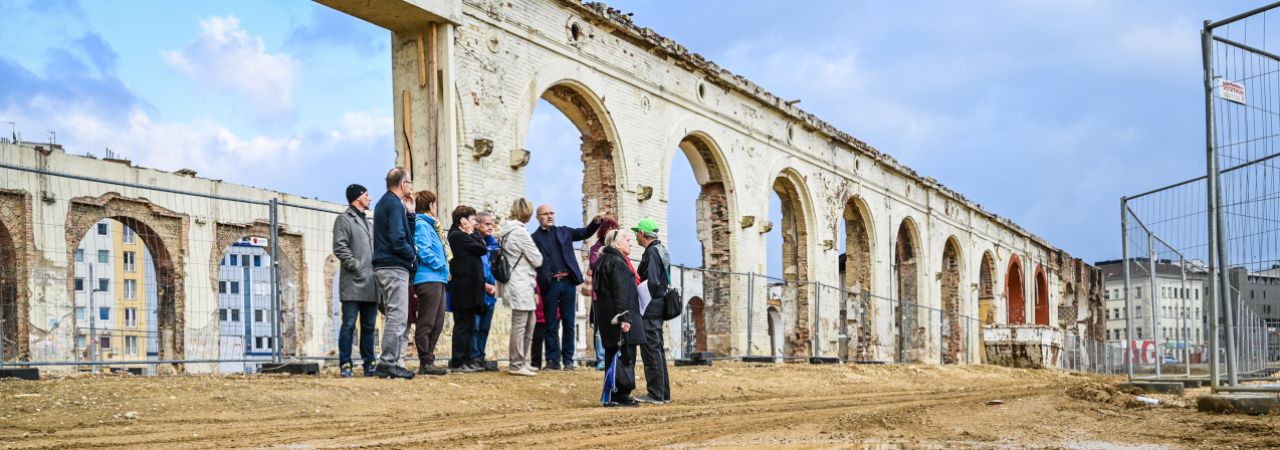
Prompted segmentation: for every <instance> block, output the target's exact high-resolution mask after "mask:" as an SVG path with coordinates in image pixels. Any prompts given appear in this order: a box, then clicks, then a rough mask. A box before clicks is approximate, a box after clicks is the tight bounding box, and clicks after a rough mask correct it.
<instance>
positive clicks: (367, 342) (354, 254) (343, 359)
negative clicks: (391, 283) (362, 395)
mask: <svg viewBox="0 0 1280 450" xmlns="http://www.w3.org/2000/svg"><path fill="white" fill-rule="evenodd" d="M370 202H371V200H370V199H369V190H368V189H365V188H364V186H361V185H358V184H353V185H350V186H347V204H348V205H349V206H347V209H346V211H343V212H342V214H339V215H338V217H337V218H336V219H334V221H333V255H334V256H336V257H337V258H338V262H339V263H340V264H341V271H340V272H339V273H338V300H340V301H341V303H342V328H341V331H340V332H339V334H338V364H339V367H341V371H342V376H343V377H344V378H346V377H351V376H353V375H354V373H353V372H354V371H353V369H352V364H351V344H352V343H353V342H352V341H353V340H354V337H355V336H354V334H355V327H356V319H357V317H358V318H359V320H360V358H361V360H362V362H363V366H364V375H365V376H373V374H374V368H375V365H376V364H377V360H375V359H374V352H373V341H374V337H375V335H376V334H377V331H376V330H375V328H374V327H376V326H377V325H376V324H377V320H378V291H377V287H376V285H375V284H374V281H373V228H372V227H371V226H370V225H369V219H368V218H367V217H366V216H365V211H367V210H368V209H369V203H370Z"/></svg>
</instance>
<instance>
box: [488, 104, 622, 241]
mask: <svg viewBox="0 0 1280 450" xmlns="http://www.w3.org/2000/svg"><path fill="white" fill-rule="evenodd" d="M596 98H597V97H595V96H593V95H592V94H591V93H590V92H589V91H588V90H587V89H586V88H585V87H583V86H581V85H579V84H577V83H575V82H571V81H562V82H560V83H557V84H555V85H553V86H551V87H550V88H548V89H547V90H546V91H544V92H543V93H542V96H541V100H539V101H538V102H537V104H536V105H535V107H534V110H533V115H532V117H531V123H530V127H529V133H528V135H527V137H526V138H527V140H528V148H529V149H530V155H529V163H528V167H527V168H526V169H525V171H526V173H527V174H532V175H534V176H536V178H532V179H526V182H525V194H526V196H527V197H528V198H529V199H530V201H531V202H533V203H534V206H537V205H539V204H548V205H551V206H552V208H554V210H555V211H556V212H557V215H556V216H557V217H556V219H557V221H556V223H557V224H558V225H567V226H573V227H577V226H582V225H583V224H585V223H586V221H587V219H589V218H590V217H592V216H594V215H595V214H596V213H597V212H599V211H608V212H609V213H610V215H612V216H614V217H621V214H620V211H618V207H619V203H618V186H619V176H618V166H617V161H615V160H618V155H617V154H616V152H617V149H618V146H617V142H616V140H615V138H614V134H613V131H612V122H610V121H609V119H608V117H607V114H606V112H605V111H604V107H603V105H602V104H601V103H600V102H599V101H598V100H596ZM557 112H558V114H557ZM575 138H576V141H577V142H576V143H575V142H574V140H575ZM574 160H578V161H581V163H582V165H581V166H578V165H577V164H574V163H571V162H570V161H574ZM578 167H581V170H579V169H578ZM570 184H578V185H580V186H581V187H582V190H581V191H579V192H575V191H573V190H568V191H566V190H565V189H564V187H565V186H566V185H570ZM501 206H505V205H495V206H493V207H494V208H497V209H499V210H501V209H502V208H501ZM575 216H577V217H579V218H580V219H574V217H575Z"/></svg>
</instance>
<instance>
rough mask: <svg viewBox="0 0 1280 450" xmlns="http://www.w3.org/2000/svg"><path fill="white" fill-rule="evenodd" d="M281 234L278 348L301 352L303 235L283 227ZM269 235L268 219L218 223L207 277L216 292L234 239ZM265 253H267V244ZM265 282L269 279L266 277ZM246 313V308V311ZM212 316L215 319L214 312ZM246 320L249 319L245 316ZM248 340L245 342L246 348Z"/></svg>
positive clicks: (288, 352) (304, 294) (289, 352)
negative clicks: (243, 222) (222, 268)
mask: <svg viewBox="0 0 1280 450" xmlns="http://www.w3.org/2000/svg"><path fill="white" fill-rule="evenodd" d="M278 233H279V234H278V235H279V238H280V243H279V247H280V260H279V261H277V262H278V263H279V274H278V275H279V277H280V336H281V341H282V342H280V351H281V354H282V355H284V356H285V357H289V356H293V355H300V354H301V349H303V348H305V346H306V337H307V336H308V333H307V331H308V330H309V329H310V326H311V325H310V324H309V323H308V322H307V315H306V314H305V313H304V312H305V311H306V310H307V305H306V301H307V277H306V273H307V265H306V264H307V263H306V259H305V257H304V256H303V249H304V247H303V242H302V235H301V234H298V233H290V232H287V231H285V230H284V229H281V230H279V232H278ZM270 236H271V223H270V222H267V221H264V220H258V221H255V222H254V223H252V224H227V223H218V224H217V226H216V228H215V231H214V242H213V248H212V249H210V252H209V280H210V286H211V287H212V289H213V291H214V293H215V295H216V294H217V292H218V269H219V265H218V263H219V261H222V258H224V257H225V256H226V254H227V249H228V248H230V247H231V245H232V244H233V243H235V242H238V241H240V240H241V239H244V238H246V237H261V238H267V237H270ZM266 254H267V255H270V254H271V251H270V248H269V247H268V248H267V250H266ZM268 286H270V281H269V280H268ZM268 295H269V294H268ZM245 314H246V315H248V311H246V312H245ZM215 319H218V317H217V316H215ZM245 319H246V321H247V320H248V319H249V318H248V317H246V318H245ZM248 346H249V343H245V347H246V348H248Z"/></svg>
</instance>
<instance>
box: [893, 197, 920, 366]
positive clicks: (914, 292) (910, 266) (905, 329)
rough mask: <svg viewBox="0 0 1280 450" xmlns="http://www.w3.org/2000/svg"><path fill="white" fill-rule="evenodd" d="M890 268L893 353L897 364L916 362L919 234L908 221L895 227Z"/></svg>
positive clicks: (917, 349) (911, 221)
mask: <svg viewBox="0 0 1280 450" xmlns="http://www.w3.org/2000/svg"><path fill="white" fill-rule="evenodd" d="M893 266H894V269H895V270H894V271H895V272H896V273H897V279H896V280H895V284H896V288H897V289H895V291H894V292H895V293H896V294H897V295H896V297H897V298H896V300H897V303H896V304H895V305H894V307H895V309H896V310H897V311H896V312H895V313H894V325H895V327H894V328H895V330H894V331H895V332H896V335H897V339H896V340H895V341H894V350H895V352H894V353H895V355H896V357H897V361H898V362H918V361H920V359H921V355H920V351H919V349H920V348H921V346H922V345H923V344H924V342H920V341H922V339H918V338H917V337H916V335H917V334H919V333H918V330H917V323H918V318H917V316H918V315H919V311H918V309H919V304H920V276H919V273H920V231H919V228H918V227H917V226H916V223H915V221H914V220H912V219H911V217H905V218H903V219H902V222H901V224H900V225H898V233H897V239H895V243H894V247H893Z"/></svg>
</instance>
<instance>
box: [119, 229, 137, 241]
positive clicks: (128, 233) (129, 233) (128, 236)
mask: <svg viewBox="0 0 1280 450" xmlns="http://www.w3.org/2000/svg"><path fill="white" fill-rule="evenodd" d="M123 228H124V229H123V230H121V233H122V234H123V236H122V238H121V240H122V241H124V243H126V244H132V243H134V242H137V240H138V233H135V232H134V231H133V228H129V227H123Z"/></svg>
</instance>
